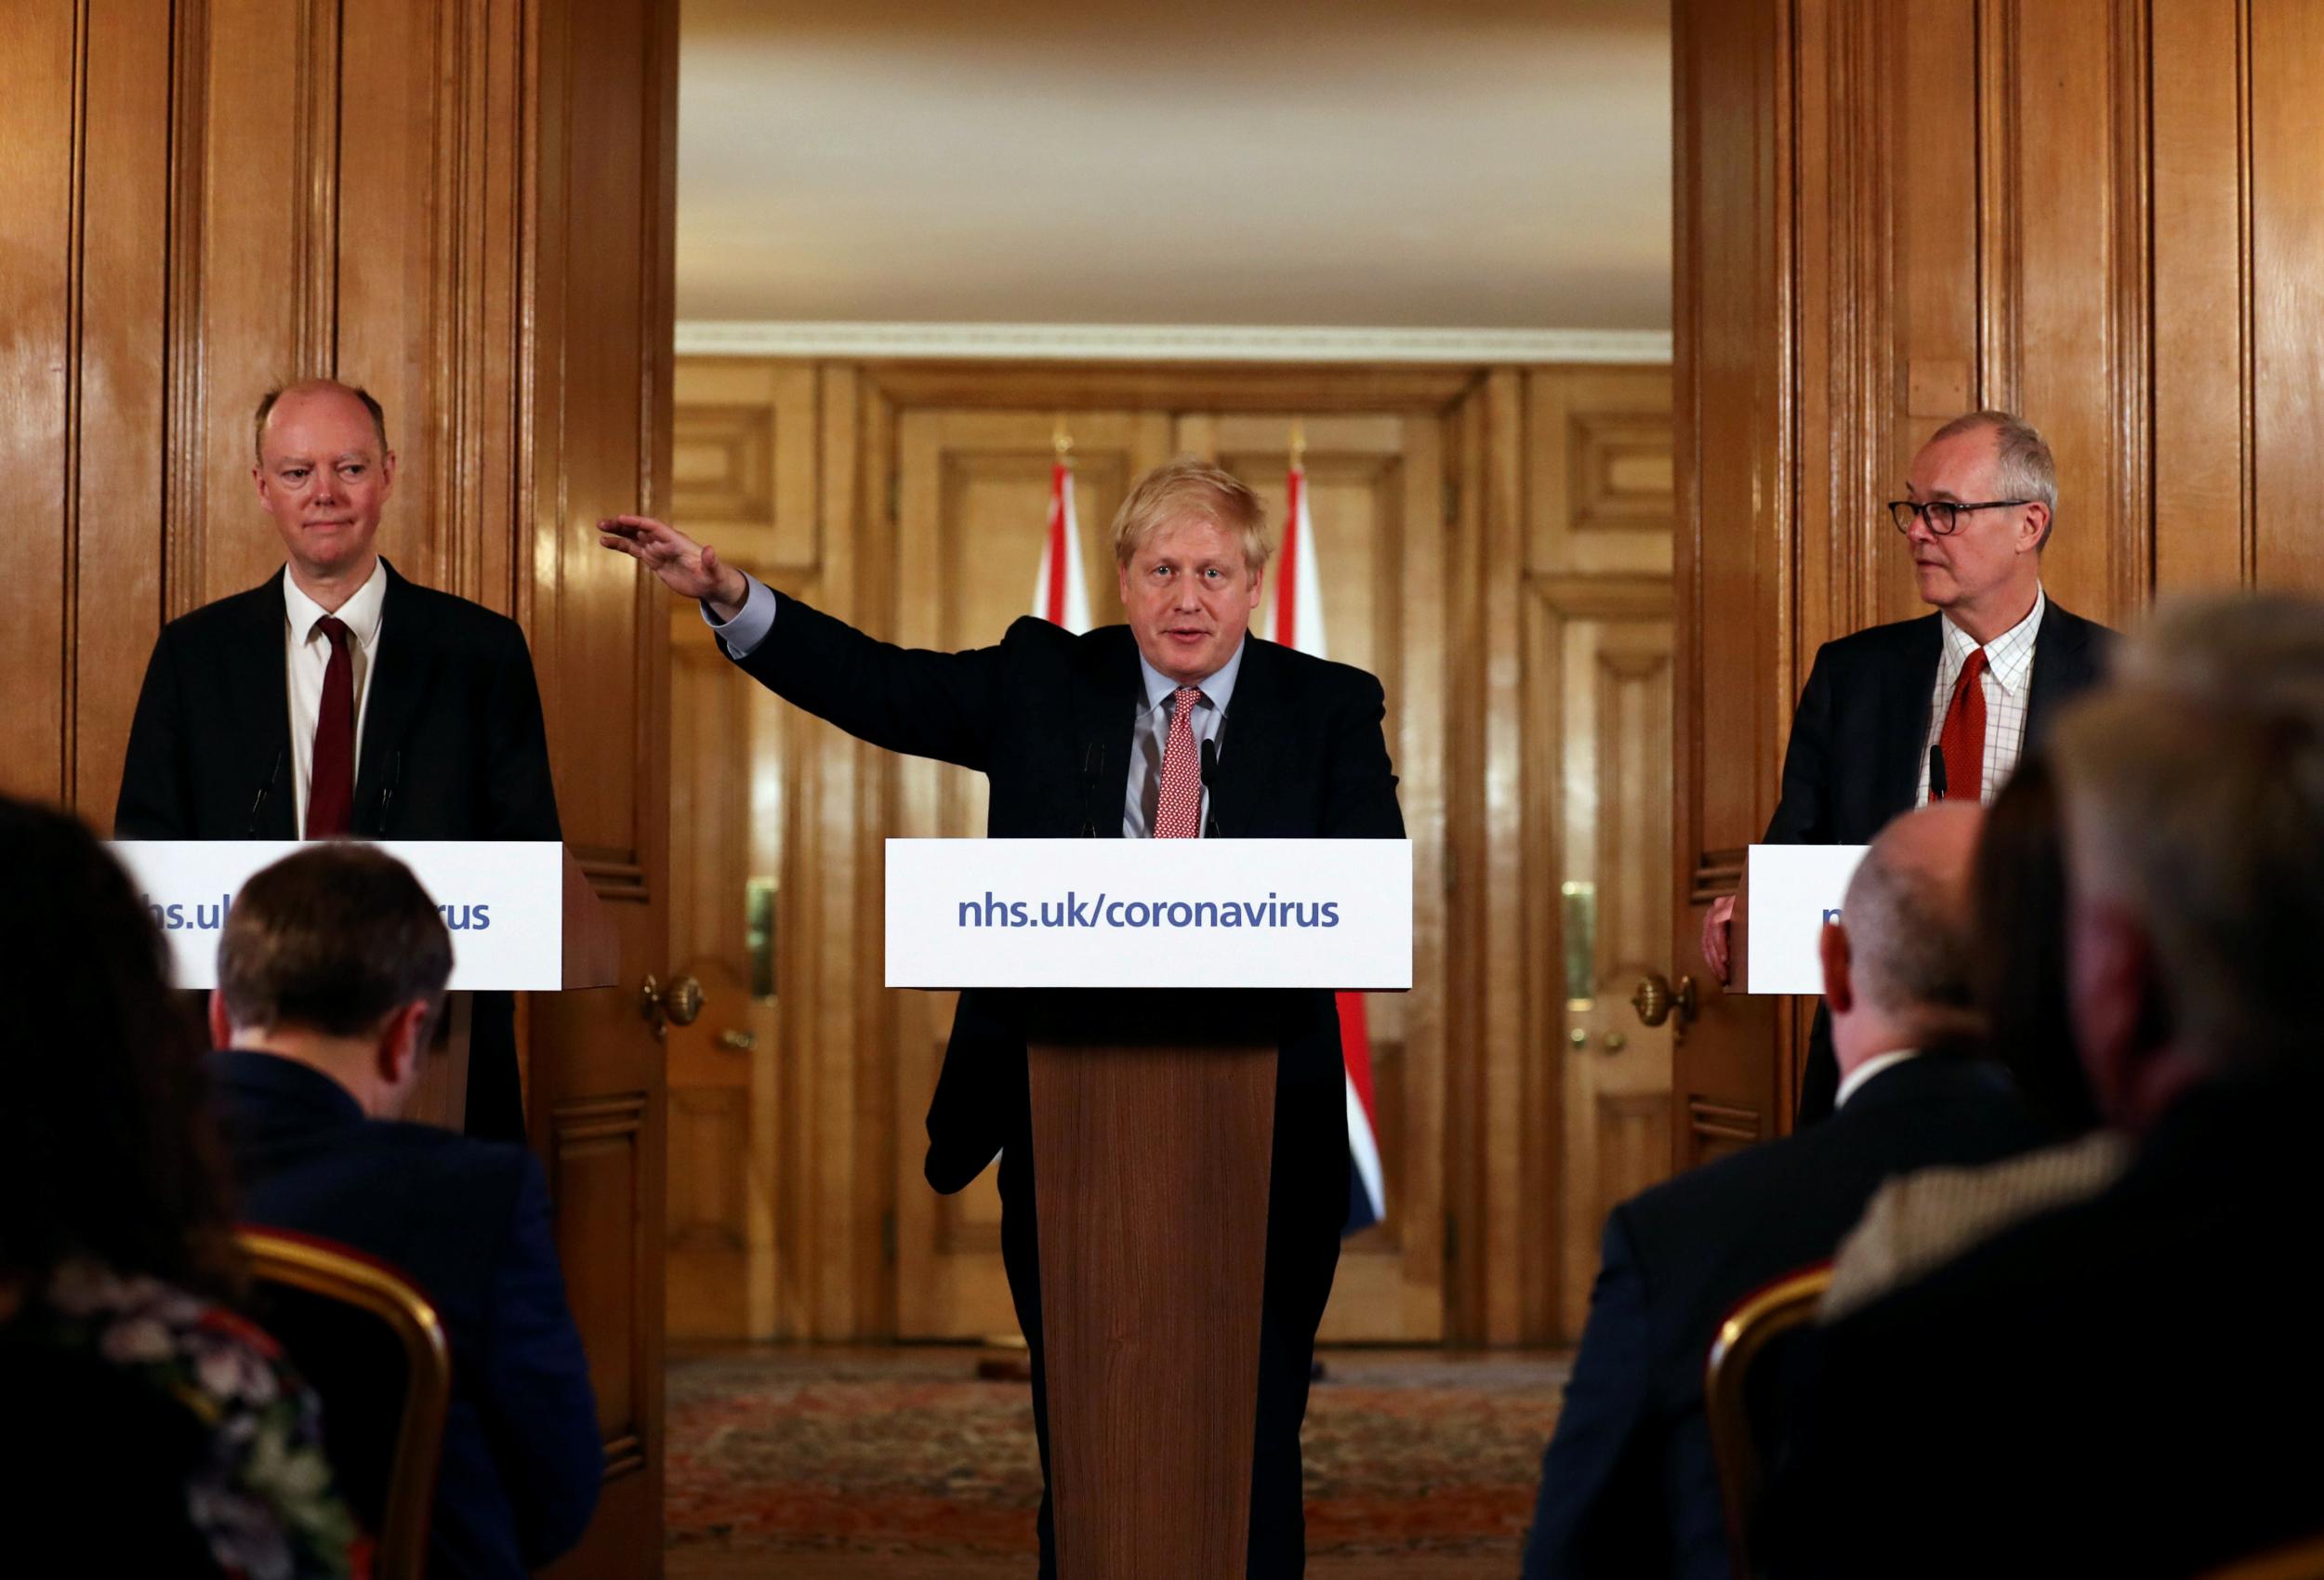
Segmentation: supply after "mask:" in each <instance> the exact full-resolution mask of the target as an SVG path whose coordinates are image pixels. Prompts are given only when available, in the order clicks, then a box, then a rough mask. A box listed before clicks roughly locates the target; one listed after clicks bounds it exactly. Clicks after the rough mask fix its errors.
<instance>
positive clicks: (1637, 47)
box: [678, 0, 1670, 330]
mask: <svg viewBox="0 0 2324 1580" xmlns="http://www.w3.org/2000/svg"><path fill="white" fill-rule="evenodd" d="M681 36H682V49H681V53H680V69H679V77H680V96H679V190H678V194H679V195H678V316H679V317H680V319H681V320H693V321H704V320H728V321H732V320H743V321H769V320H772V321H802V320H805V321H827V320H843V321H852V322H862V323H893V322H908V323H924V322H925V323H1060V324H1063V323H1094V324H1212V325H1217V324H1333V325H1348V326H1358V327H1367V328H1426V329H1445V328H1468V329H1533V330H1538V329H1630V330H1657V329H1667V328H1668V327H1669V325H1670V23H1669V14H1668V0H1536V3H1534V4H1519V3H1516V0H1446V3H1438V4H1435V5H1420V4H1408V3H1397V0H1242V3H1227V0H1195V3H1193V4H1182V5H1167V4H1154V3H1148V4H1127V3H1123V0H1083V3H1081V4H1077V5H1076V4H1068V3H1066V0H975V3H974V4H958V3H955V4H951V5H944V4H937V3H931V0H766V3H753V0H684V8H683V11H682V22H681Z"/></svg>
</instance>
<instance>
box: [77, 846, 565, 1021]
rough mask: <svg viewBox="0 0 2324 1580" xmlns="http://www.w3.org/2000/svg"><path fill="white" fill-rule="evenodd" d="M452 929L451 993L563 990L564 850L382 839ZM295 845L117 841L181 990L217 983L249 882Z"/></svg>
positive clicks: (116, 850)
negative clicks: (238, 900) (226, 937)
mask: <svg viewBox="0 0 2324 1580" xmlns="http://www.w3.org/2000/svg"><path fill="white" fill-rule="evenodd" d="M376 843H377V845H378V848H379V849H382V850H385V851H386V852H387V853H388V854H390V856H393V857H395V858H396V860H398V861H400V862H403V864H404V865H405V866H407V867H409V868H411V869H412V874H413V876H415V877H416V878H418V879H419V886H420V887H421V888H422V889H426V890H427V891H428V897H429V899H430V900H432V901H434V902H436V909H437V910H439V911H441V912H442V913H443V918H444V922H445V925H446V926H448V927H449V928H451V929H452V981H451V986H452V987H454V988H455V989H461V990H466V989H471V988H505V989H511V990H544V989H548V990H553V989H557V988H561V987H562V986H564V978H563V968H564V892H565V890H564V847H563V846H561V845H560V844H558V843H557V842H556V841H555V840H543V841H532V840H524V841H495V840H483V839H476V840H469V839H407V840H396V839H383V840H379V841H377V842H376ZM299 848H300V847H299V844H298V842H297V841H296V840H288V839H282V840H275V839H116V840H114V841H113V842H112V853H113V854H114V855H115V856H117V857H119V858H120V859H121V864H122V865H123V866H125V867H126V868H128V869H129V876H130V880H131V881H132V882H133V883H135V884H136V885H137V887H138V892H139V897H140V898H141V899H142V900H143V901H144V902H145V906H146V909H147V910H148V911H150V912H152V915H153V919H154V921H155V923H156V924H157V925H158V926H159V927H160V928H161V929H162V936H163V937H164V938H165V939H166V940H168V941H169V954H170V962H171V965H172V967H173V970H172V973H171V974H172V976H173V977H174V979H175V981H176V982H177V985H178V986H179V987H181V988H209V987H216V986H217V985H218V933H219V930H220V929H221V928H223V927H224V926H225V917H226V912H227V910H228V908H229V907H231V905H232V904H233V900H234V894H235V892H236V891H237V890H238V889H241V888H242V884H243V880H244V878H246V877H248V876H250V875H251V874H252V873H255V872H257V871H258V870H259V869H260V868H261V867H268V866H271V865H273V863H275V862H279V861H281V860H282V859H283V858H284V856H287V855H289V854H291V853H292V852H293V851H295V850H297V849H299Z"/></svg>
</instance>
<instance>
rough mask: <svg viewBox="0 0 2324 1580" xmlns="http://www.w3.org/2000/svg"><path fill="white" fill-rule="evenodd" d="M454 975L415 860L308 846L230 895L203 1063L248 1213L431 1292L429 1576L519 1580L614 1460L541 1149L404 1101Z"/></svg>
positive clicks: (563, 1541)
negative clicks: (436, 1338) (444, 1411)
mask: <svg viewBox="0 0 2324 1580" xmlns="http://www.w3.org/2000/svg"><path fill="white" fill-rule="evenodd" d="M451 969H452V940H451V934H450V933H449V932H447V931H446V930H445V928H444V924H443V920H442V917H441V916H440V915H438V914H437V912H436V909H435V907H434V906H433V905H432V904H431V903H429V899H428V896H427V894H426V893H425V892H424V891H423V890H422V889H421V888H420V886H419V884H418V882H417V881H416V879H415V878H414V877H413V876H412V875H411V873H410V872H409V871H408V870H406V869H405V868H404V867H403V864H402V863H400V862H396V861H395V860H394V859H393V858H391V857H390V856H387V855H385V854H383V853H382V852H380V851H377V850H376V849H370V848H369V847H366V846H361V845H345V844H318V845H311V846H309V847H307V848H306V849H301V850H300V851H299V852H298V853H297V854H296V855H293V856H290V857H287V858H285V859H284V860H283V861H281V862H276V863H275V864H274V865H273V866H271V867H269V868H267V869H266V870H265V871H263V872H261V873H258V874H257V875H255V876H252V877H251V879H250V880H249V881H248V882H247V883H245V884H244V886H243V889H242V892H241V893H240V894H238V895H237V896H236V897H235V899H234V904H233V908H232V910H231V912H230V913H229V915H228V916H227V921H226V928H225V932H224V935H223V938H222V939H221V941H220V942H219V945H218V992H217V994H215V995H213V997H212V999H211V1003H210V1030H211V1035H212V1038H213V1040H215V1041H216V1042H217V1044H218V1047H219V1048H220V1049H221V1050H222V1051H219V1052H217V1053H214V1054H212V1055H211V1056H210V1058H209V1060H208V1069H209V1073H210V1078H211V1082H212V1085H213V1086H214V1087H215V1089H216V1092H217V1094H218V1104H219V1111H220V1113H221V1115H222V1117H223V1119H224V1121H225V1132H226V1139H227V1144H228V1146H229V1148H230V1149H231V1152H232V1157H233V1163H234V1169H235V1174H236V1176H237V1178H238V1179H239V1181H240V1183H241V1186H242V1191H243V1198H242V1217H243V1218H244V1220H245V1221H248V1222H252V1223H258V1224H264V1225H267V1226H269V1227H271V1228H278V1229H289V1230H296V1231H301V1232H304V1233H308V1234H315V1235H320V1236H323V1237H324V1238H326V1239H331V1240H336V1241H339V1242H341V1243H343V1244H348V1245H351V1246H353V1247H355V1248H356V1249H358V1250H361V1251H363V1252H367V1253H369V1254H370V1255H372V1256H375V1257H378V1258H380V1259H381V1260H382V1261H385V1262H387V1263H389V1264H390V1265H391V1266H393V1267H394V1268H396V1269H397V1270H398V1271H401V1272H403V1274H404V1275H405V1276H407V1277H408V1278H410V1279H411V1280H412V1281H413V1282H414V1283H416V1284H418V1285H419V1286H420V1287H421V1288H422V1289H423V1290H424V1291H425V1292H426V1293H427V1295H428V1296H429V1298H430V1299H431V1300H432V1301H433V1302H434V1303H435V1306H436V1310H437V1311H438V1313H439V1315H440V1316H441V1317H442V1320H443V1324H444V1329H445V1333H446V1335H447V1336H448V1337H449V1339H450V1341H451V1348H452V1364H453V1391H452V1405H451V1411H450V1415H449V1417H448V1419H447V1421H446V1423H445V1427H444V1439H443V1455H442V1468H441V1469H440V1471H439V1472H438V1479H437V1492H436V1500H435V1511H434V1518H433V1520H432V1521H431V1524H430V1527H429V1541H428V1572H429V1575H430V1576H433V1577H436V1580H446V1577H467V1576H496V1577H506V1580H515V1577H517V1576H521V1575H522V1574H523V1573H525V1571H527V1570H528V1569H531V1568H533V1567H535V1566H536V1565H539V1564H542V1563H545V1562H547V1561H548V1560H549V1559H551V1558H554V1557H555V1556H556V1555H557V1554H559V1553H561V1552H562V1551H564V1550H565V1549H566V1548H568V1547H572V1546H573V1544H574V1542H576V1541H578V1540H579V1539H580V1536H581V1533H582V1531H583V1529H584V1528H585V1527H586V1526H587V1525H588V1520H589V1515H590V1513H591V1512H592V1510H593V1509H594V1508H595V1507H596V1503H597V1492H598V1485H599V1482H600V1481H601V1478H602V1475H603V1471H604V1457H603V1451H602V1449H601V1446H600V1443H601V1438H600V1434H599V1431H598V1424H597V1410H596V1405H595V1403H594V1402H593V1400H592V1397H591V1393H590V1389H589V1380H588V1367H587V1363H586V1362H585V1360H584V1358H583V1356H582V1352H581V1339H580V1336H579V1334H578V1333H577V1332H576V1331H575V1330H574V1323H573V1317H572V1314H571V1312H570V1311H569V1310H567V1309H566V1305H565V1291H564V1283H563V1280H562V1278H561V1275H560V1273H559V1271H558V1266H557V1253H556V1248H555V1245H554V1244H553V1243H552V1241H551V1239H550V1235H549V1218H548V1190H547V1187H546V1185H545V1183H544V1181H543V1179H542V1176H541V1171H540V1166H539V1165H538V1164H536V1163H535V1161H534V1160H533V1156H532V1154H531V1153H530V1152H526V1151H525V1150H524V1149H523V1148H522V1147H519V1146H515V1145H511V1144H508V1143H505V1142H496V1141H482V1140H474V1139H469V1138H466V1137H462V1136H458V1135H455V1134H454V1133H452V1132H451V1131H448V1130H442V1129H439V1128H437V1127H435V1126H426V1125H416V1124H406V1123H403V1122H401V1121H399V1120H398V1119H397V1118H396V1117H395V1116H396V1115H397V1114H399V1113H402V1112H403V1108H404V1105H405V1104H406V1103H407V1102H408V1101H409V1099H410V1098H411V1095H412V1093H413V1090H414V1089H415V1086H416V1082H417V1078H418V1071H419V1066H420V1061H421V1060H423V1059H424V1058H427V1057H429V1054H428V1052H427V1049H428V1043H429V1028H430V1023H431V1021H432V1020H434V1018H435V1016H436V1015H437V1013H438V1011H439V1010H440V1009H441V1008H442V1003H443V993H444V983H445V981H447V980H448V978H449V977H450V974H451Z"/></svg>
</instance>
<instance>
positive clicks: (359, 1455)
mask: <svg viewBox="0 0 2324 1580" xmlns="http://www.w3.org/2000/svg"><path fill="white" fill-rule="evenodd" d="M234 1237H235V1239H236V1240H237V1241H238V1242H240V1244H241V1245H242V1249H243V1253H244V1256H246V1257H248V1258H249V1260H250V1272H251V1278H252V1281H253V1284H254V1285H255V1288H254V1291H253V1294H254V1303H255V1305H256V1308H257V1316H258V1319H259V1321H260V1323H261V1324H262V1325H263V1326H264V1327H265V1328H266V1330H267V1331H268V1332H269V1333H271V1334H272V1335H273V1336H274V1337H275V1338H276V1339H277V1340H278V1341H279V1342H280V1343H281V1344H282V1346H283V1350H284V1353H285V1354H287V1355H288V1356H289V1357H290V1359H291V1363H292V1364H293V1365H295V1366H297V1368H298V1371H299V1375H300V1376H303V1377H305V1378H306V1380H307V1384H308V1386H309V1387H310V1388H312V1389H314V1390H315V1393H316V1394H317V1396H318V1397H320V1398H321V1399H322V1401H323V1439H324V1452H325V1453H326V1454H327V1455H329V1456H330V1460H331V1468H332V1469H333V1470H334V1471H335V1472H336V1473H337V1477H338V1481H339V1484H340V1490H341V1492H342V1494H344V1495H345V1496H346V1497H347V1499H348V1502H349V1504H350V1506H351V1507H352V1508H353V1509H354V1511H355V1514H356V1516H357V1518H359V1519H360V1520H362V1521H363V1523H364V1525H365V1526H366V1527H367V1528H368V1529H370V1530H371V1531H373V1532H374V1533H376V1535H377V1536H378V1540H379V1548H378V1553H377V1560H376V1563H375V1564H374V1565H373V1569H372V1573H373V1575H374V1577H375V1580H422V1576H423V1575H424V1573H425V1572H426V1570H427V1564H428V1521H429V1512H430V1510H431V1508H433V1506H434V1503H435V1496H436V1466H437V1460H438V1457H439V1455H441V1453H442V1447H443V1423H444V1415H445V1412H446V1411H447V1410H448V1409H449V1407H450V1404H451V1400H452V1351H451V1349H450V1347H449V1345H448V1344H447V1343H446V1342H445V1339H444V1332H443V1323H442V1321H441V1320H440V1319H439V1318H438V1317H437V1315H436V1310H435V1308H434V1307H433V1306H431V1305H430V1304H429V1301H428V1297H426V1296H425V1295H423V1294H421V1293H420V1291H419V1290H418V1289H417V1288H416V1287H415V1286H414V1285H413V1284H411V1282H410V1281H409V1280H407V1279H405V1278H404V1277H403V1275H402V1274H400V1273H398V1272H397V1271H394V1270H393V1269H391V1268H390V1267H388V1266H387V1265H386V1264H385V1263H382V1262H379V1261H377V1260H375V1259H374V1258H372V1257H367V1256H365V1255H364V1254H363V1253H362V1252H361V1251H358V1250H355V1249H354V1248H353V1247H351V1246H348V1245H341V1244H336V1243H335V1242H332V1241H329V1240H323V1239H318V1238H315V1237H313V1236H310V1235H305V1234H295V1233H291V1232H288V1231H283V1230H274V1229H257V1228H244V1229H241V1230H239V1231H237V1232H236V1234H235V1236H234Z"/></svg>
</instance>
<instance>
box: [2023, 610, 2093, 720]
mask: <svg viewBox="0 0 2324 1580" xmlns="http://www.w3.org/2000/svg"><path fill="white" fill-rule="evenodd" d="M2089 646H2090V623H2089V622H2088V621H2086V620H2084V619H2083V618H2082V617H2081V616H2080V615H2079V614H2068V613H2067V612H2066V611H2065V610H2063V609H2060V608H2059V607H2058V606H2057V604H2056V603H2055V602H2054V601H2053V602H2052V603H2051V605H2050V607H2049V610H2048V612H2046V613H2044V614H2043V615H2042V617H2041V629H2040V630H2039V631H2037V632H2035V633H2034V656H2033V674H2032V676H2031V677H2030V678H2028V679H2027V682H2026V749H2027V751H2031V750H2033V749H2034V748H2035V747H2036V746H2039V745H2040V744H2041V742H2042V739H2043V737H2044V736H2045V735H2046V734H2047V733H2048V731H2049V729H2050V716H2051V715H2052V714H2053V713H2055V712H2056V711H2057V709H2058V705H2059V704H2061V703H2062V702H2064V701H2065V700H2066V698H2067V697H2069V696H2071V695H2073V693H2074V692H2075V691H2077V690H2079V689H2080V687H2081V686H2082V685H2083V684H2084V683H2085V682H2087V681H2088V680H2089V678H2090V652H2089Z"/></svg>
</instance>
